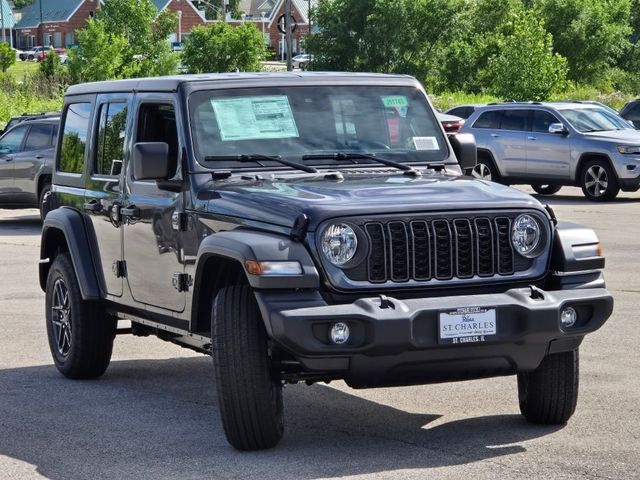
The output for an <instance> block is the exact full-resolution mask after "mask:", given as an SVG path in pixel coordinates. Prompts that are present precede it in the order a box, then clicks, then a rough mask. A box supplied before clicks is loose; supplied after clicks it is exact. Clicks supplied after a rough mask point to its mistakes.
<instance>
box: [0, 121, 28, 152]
mask: <svg viewBox="0 0 640 480" xmlns="http://www.w3.org/2000/svg"><path fill="white" fill-rule="evenodd" d="M27 130H29V127H28V126H22V127H16V128H14V129H13V130H11V131H10V132H8V133H7V134H6V135H5V136H4V137H3V138H2V140H0V153H16V152H19V151H20V149H21V148H22V142H23V140H24V136H25V135H26V134H27Z"/></svg>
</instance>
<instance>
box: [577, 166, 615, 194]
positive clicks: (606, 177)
mask: <svg viewBox="0 0 640 480" xmlns="http://www.w3.org/2000/svg"><path fill="white" fill-rule="evenodd" d="M580 186H581V187H582V193H584V196H585V197H587V199H588V200H591V201H592V202H608V201H610V200H613V199H614V198H616V196H617V195H618V193H619V192H620V185H619V184H618V179H617V178H616V173H615V172H614V171H613V169H612V168H611V166H610V165H609V163H608V162H606V161H604V160H599V159H594V160H587V162H586V163H585V164H584V166H583V167H582V171H581V172H580Z"/></svg>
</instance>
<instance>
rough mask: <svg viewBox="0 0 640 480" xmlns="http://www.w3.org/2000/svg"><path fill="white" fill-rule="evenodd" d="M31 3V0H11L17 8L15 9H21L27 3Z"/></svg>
mask: <svg viewBox="0 0 640 480" xmlns="http://www.w3.org/2000/svg"><path fill="white" fill-rule="evenodd" d="M32 3H33V0H13V5H14V6H15V7H16V8H17V9H21V8H24V7H26V6H27V5H31V4H32Z"/></svg>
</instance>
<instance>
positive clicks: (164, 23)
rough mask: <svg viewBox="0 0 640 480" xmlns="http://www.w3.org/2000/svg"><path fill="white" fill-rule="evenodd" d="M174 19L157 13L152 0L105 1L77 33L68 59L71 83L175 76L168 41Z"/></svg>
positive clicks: (174, 26)
mask: <svg viewBox="0 0 640 480" xmlns="http://www.w3.org/2000/svg"><path fill="white" fill-rule="evenodd" d="M176 27H177V16H176V15H175V14H174V13H172V12H169V11H167V10H163V11H162V12H160V13H158V11H157V9H156V7H155V5H154V4H153V2H152V1H151V0H105V2H104V4H103V6H102V8H101V9H100V10H99V11H98V14H97V18H96V19H95V20H93V21H90V22H89V23H88V24H87V27H86V28H85V29H84V30H81V31H80V32H79V33H78V45H79V49H78V51H77V52H75V54H73V55H70V57H69V68H70V71H71V73H72V79H73V80H74V81H93V80H106V79H117V78H127V77H147V76H157V75H168V74H171V73H174V72H175V70H176V66H177V62H178V60H177V57H176V56H175V55H173V54H172V52H171V48H170V46H169V43H168V42H167V38H168V37H169V35H170V34H171V33H172V32H174V31H175V29H176Z"/></svg>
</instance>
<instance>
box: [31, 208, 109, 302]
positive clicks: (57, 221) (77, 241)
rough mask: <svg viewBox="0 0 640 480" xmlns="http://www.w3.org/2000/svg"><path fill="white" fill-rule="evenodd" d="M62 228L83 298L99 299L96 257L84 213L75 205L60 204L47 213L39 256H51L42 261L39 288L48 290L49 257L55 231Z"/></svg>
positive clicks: (44, 257)
mask: <svg viewBox="0 0 640 480" xmlns="http://www.w3.org/2000/svg"><path fill="white" fill-rule="evenodd" d="M56 231H58V232H61V233H62V235H63V236H64V239H65V241H66V244H67V248H68V251H69V255H70V256H71V261H72V263H73V269H74V270H75V272H76V278H77V279H78V284H79V285H80V293H81V295H82V298H83V299H84V300H98V299H100V298H102V295H101V289H100V282H99V280H98V273H97V272H96V269H95V264H94V258H93V255H92V253H91V247H90V244H89V232H88V231H87V228H86V225H85V222H84V219H83V217H82V214H81V213H79V212H78V211H76V210H74V209H72V208H66V207H62V208H58V209H56V210H52V211H51V212H49V213H48V214H47V217H46V218H45V220H44V224H43V226H42V236H41V242H40V258H41V259H42V260H46V259H47V258H49V259H50V261H49V262H47V263H42V262H41V263H40V265H39V267H40V268H39V277H40V288H42V290H43V291H45V290H46V286H47V276H48V274H49V269H50V268H51V262H52V261H53V258H50V254H51V245H50V242H51V241H52V240H53V236H52V234H53V233H54V232H56Z"/></svg>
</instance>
